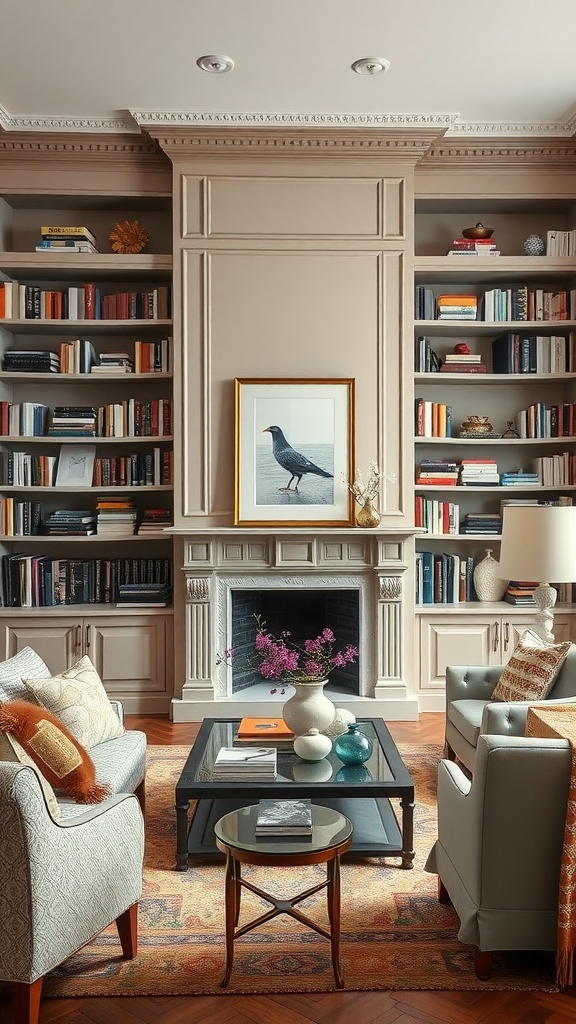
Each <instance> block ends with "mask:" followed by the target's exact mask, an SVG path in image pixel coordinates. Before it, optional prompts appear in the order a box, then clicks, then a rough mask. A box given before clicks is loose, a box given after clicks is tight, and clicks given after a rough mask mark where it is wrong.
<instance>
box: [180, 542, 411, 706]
mask: <svg viewBox="0 0 576 1024" xmlns="http://www.w3.org/2000/svg"><path fill="white" fill-rule="evenodd" d="M175 532H178V533H181V534H182V535H183V544H184V560H183V568H182V572H183V574H184V585H185V595H186V609H185V616H186V621H185V648H186V650H185V664H186V672H185V675H186V679H185V682H184V685H183V688H182V694H181V696H180V697H175V698H174V701H173V717H174V721H176V722H188V721H190V722H194V721H200V720H201V719H202V718H204V717H214V718H217V717H233V716H234V717H235V716H242V715H245V714H250V715H272V714H276V713H278V712H279V709H280V707H281V703H282V702H283V700H285V699H287V697H288V696H289V695H290V692H291V691H288V690H287V692H286V693H285V695H283V696H282V695H280V693H277V694H274V695H271V694H270V689H271V687H270V686H269V685H268V684H267V683H265V682H264V681H260V682H259V681H258V680H253V679H252V680H250V679H246V678H244V679H243V680H242V682H241V684H240V685H239V683H238V680H236V683H235V679H234V670H233V668H232V666H230V665H227V664H225V663H222V662H221V660H220V659H219V658H218V653H219V652H220V653H222V652H224V651H225V650H226V649H228V648H230V647H231V646H233V645H234V646H237V644H238V639H239V637H238V635H235V633H234V625H233V623H234V614H233V613H234V609H235V607H242V608H243V610H244V612H245V613H247V614H248V617H252V616H253V614H254V612H257V613H260V612H262V613H263V614H264V617H265V618H267V619H268V618H269V617H270V616H271V615H272V616H273V619H270V621H269V623H268V624H269V626H270V627H275V626H276V623H277V622H279V621H280V618H281V617H282V616H283V615H286V616H288V617H290V619H291V621H297V619H298V615H301V616H303V619H304V626H306V627H307V635H309V636H310V635H312V632H311V631H312V630H313V629H316V627H317V625H318V624H321V623H322V621H323V619H322V616H328V618H329V620H330V624H332V623H335V625H336V629H334V625H332V628H333V629H334V632H335V633H336V634H337V636H338V640H339V641H342V642H344V643H348V642H354V639H355V638H356V637H357V642H356V643H355V644H354V645H355V646H356V645H357V646H358V648H359V652H360V653H359V659H358V664H357V666H356V667H355V673H354V674H353V675H347V676H344V677H340V678H339V679H338V678H337V677H334V678H333V679H331V683H330V685H329V686H328V687H327V692H328V693H329V695H330V696H331V697H332V699H333V700H335V702H336V703H337V704H338V705H339V706H342V707H346V708H348V709H349V710H351V711H353V712H354V713H355V714H356V715H358V716H361V715H362V714H365V715H370V714H373V715H377V716H380V717H384V718H388V719H396V720H415V719H416V718H417V714H418V704H417V696H416V694H415V692H414V689H413V679H414V673H413V662H412V659H413V652H412V644H411V642H410V644H407V641H406V633H407V630H406V616H411V615H412V614H413V597H412V590H413V580H412V575H411V572H410V570H409V567H410V566H411V565H412V564H413V558H412V556H411V552H412V546H413V535H412V533H410V532H406V533H404V532H402V533H400V532H398V531H390V532H388V531H385V530H382V529H375V530H358V529H357V528H356V529H354V528H349V529H323V530H322V529H318V530H311V531H310V532H304V531H301V532H300V531H295V530H290V529H281V530H274V531H272V530H268V529H257V530H254V531H248V532H245V531H241V530H238V529H233V528H229V529H218V528H212V529H207V530H204V531H198V532H193V531H190V530H186V531H185V530H181V531H180V530H179V531H175ZM295 609H296V610H297V614H296V612H295ZM295 615H296V619H295V618H294V616H295ZM236 628H237V627H236ZM272 631H274V629H273V630H272ZM343 633H344V635H343ZM248 642H250V640H248Z"/></svg>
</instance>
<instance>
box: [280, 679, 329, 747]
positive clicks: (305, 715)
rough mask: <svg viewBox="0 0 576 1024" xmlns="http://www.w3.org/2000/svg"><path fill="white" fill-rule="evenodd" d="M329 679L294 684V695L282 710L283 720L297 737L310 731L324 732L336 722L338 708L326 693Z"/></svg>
mask: <svg viewBox="0 0 576 1024" xmlns="http://www.w3.org/2000/svg"><path fill="white" fill-rule="evenodd" d="M327 682H328V680H327V679H315V680H308V681H307V682H301V683H300V682H292V683H291V685H292V686H293V687H294V691H295V692H294V693H293V694H292V696H291V697H289V698H288V700H287V701H286V703H285V704H284V707H283V708H282V718H283V719H284V721H285V722H286V725H287V726H288V728H289V729H291V730H292V732H293V733H294V735H295V736H304V735H305V733H307V732H309V731H310V729H318V731H319V732H323V731H324V729H327V728H328V726H329V725H330V724H331V723H332V722H333V721H334V715H335V713H336V708H335V707H334V705H333V703H332V701H331V700H330V699H329V698H328V697H327V696H326V694H325V693H324V687H325V686H326V683H327Z"/></svg>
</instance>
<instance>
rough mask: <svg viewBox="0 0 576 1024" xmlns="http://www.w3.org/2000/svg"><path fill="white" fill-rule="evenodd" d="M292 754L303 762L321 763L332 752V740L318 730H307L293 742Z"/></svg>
mask: <svg viewBox="0 0 576 1024" xmlns="http://www.w3.org/2000/svg"><path fill="white" fill-rule="evenodd" d="M293 746H294V753H295V754H298V757H301V758H302V760H303V761H321V760H322V758H323V757H326V754H329V753H330V751H331V750H332V740H331V739H330V737H329V736H325V735H324V733H322V732H318V729H309V730H308V732H307V733H305V734H304V736H297V737H296V739H295V740H294V744H293Z"/></svg>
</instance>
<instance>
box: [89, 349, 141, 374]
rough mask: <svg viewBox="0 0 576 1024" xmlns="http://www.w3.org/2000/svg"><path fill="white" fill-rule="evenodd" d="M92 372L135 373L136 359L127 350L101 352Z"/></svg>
mask: <svg viewBox="0 0 576 1024" xmlns="http://www.w3.org/2000/svg"><path fill="white" fill-rule="evenodd" d="M91 373H134V361H133V360H132V359H131V358H130V356H129V355H128V353H127V352H101V353H100V356H99V359H98V362H97V363H96V365H95V366H92V369H91Z"/></svg>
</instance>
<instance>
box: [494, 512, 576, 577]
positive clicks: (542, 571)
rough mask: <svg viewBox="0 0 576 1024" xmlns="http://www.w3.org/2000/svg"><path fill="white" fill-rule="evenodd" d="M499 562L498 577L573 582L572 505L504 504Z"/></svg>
mask: <svg viewBox="0 0 576 1024" xmlns="http://www.w3.org/2000/svg"><path fill="white" fill-rule="evenodd" d="M499 562H500V576H501V578H502V579H507V580H524V581H526V582H532V583H574V582H576V506H572V505H566V506H557V505H505V506H504V510H503V515H502V543H501V546H500V558H499Z"/></svg>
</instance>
